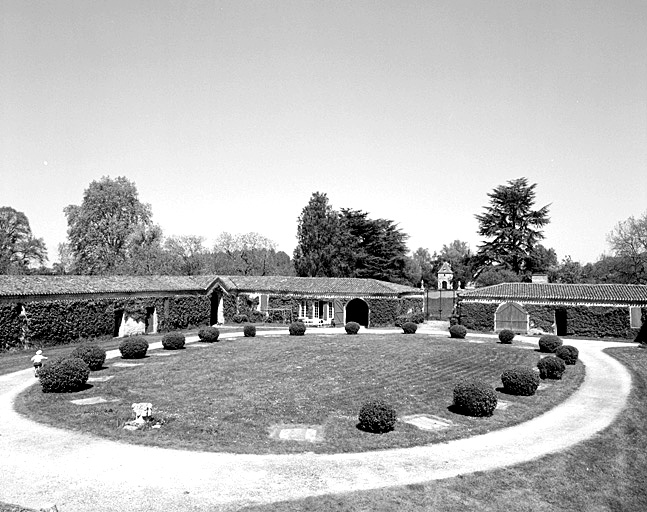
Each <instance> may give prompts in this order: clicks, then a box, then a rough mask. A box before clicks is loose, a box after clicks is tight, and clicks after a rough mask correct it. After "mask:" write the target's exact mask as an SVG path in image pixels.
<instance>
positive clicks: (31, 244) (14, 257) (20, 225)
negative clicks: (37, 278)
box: [0, 206, 47, 274]
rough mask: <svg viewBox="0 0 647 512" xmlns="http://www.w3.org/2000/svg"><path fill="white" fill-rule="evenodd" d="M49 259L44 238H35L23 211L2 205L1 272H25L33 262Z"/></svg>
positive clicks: (0, 219) (0, 230) (0, 229)
mask: <svg viewBox="0 0 647 512" xmlns="http://www.w3.org/2000/svg"><path fill="white" fill-rule="evenodd" d="M45 261H47V249H46V248H45V242H44V241H43V239H42V238H35V237H34V236H33V234H32V232H31V227H30V226H29V220H28V219H27V216H26V215H25V214H24V213H23V212H19V211H17V210H14V209H13V208H11V207H10V206H2V207H0V274H23V273H25V272H26V271H27V269H28V268H29V265H30V264H32V263H40V264H43V263H44V262H45Z"/></svg>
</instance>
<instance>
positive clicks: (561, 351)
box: [555, 345, 580, 364]
mask: <svg viewBox="0 0 647 512" xmlns="http://www.w3.org/2000/svg"><path fill="white" fill-rule="evenodd" d="M555 355H556V356H557V357H559V358H560V359H561V360H562V361H564V363H566V364H575V363H577V358H578V357H579V356H580V351H579V350H577V349H576V348H575V347H573V346H572V345H562V346H561V347H559V348H558V349H557V350H556V351H555Z"/></svg>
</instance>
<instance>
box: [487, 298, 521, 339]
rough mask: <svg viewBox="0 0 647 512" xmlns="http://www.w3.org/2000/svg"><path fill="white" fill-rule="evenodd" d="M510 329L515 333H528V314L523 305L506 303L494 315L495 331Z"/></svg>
mask: <svg viewBox="0 0 647 512" xmlns="http://www.w3.org/2000/svg"><path fill="white" fill-rule="evenodd" d="M503 329H510V330H511V331H514V332H520V333H521V332H523V333H527V332H528V313H527V312H526V310H525V309H523V306H522V305H521V304H518V303H516V302H504V303H503V304H501V305H500V306H499V307H498V308H497V310H496V313H495V314H494V330H495V331H501V330H503Z"/></svg>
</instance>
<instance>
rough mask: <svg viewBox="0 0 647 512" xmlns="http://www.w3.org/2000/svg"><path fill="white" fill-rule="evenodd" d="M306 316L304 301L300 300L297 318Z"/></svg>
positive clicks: (306, 310) (306, 309)
mask: <svg viewBox="0 0 647 512" xmlns="http://www.w3.org/2000/svg"><path fill="white" fill-rule="evenodd" d="M307 317H308V308H307V305H306V301H305V300H302V301H301V304H299V318H307Z"/></svg>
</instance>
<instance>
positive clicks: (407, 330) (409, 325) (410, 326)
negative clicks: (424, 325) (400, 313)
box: [402, 322, 418, 334]
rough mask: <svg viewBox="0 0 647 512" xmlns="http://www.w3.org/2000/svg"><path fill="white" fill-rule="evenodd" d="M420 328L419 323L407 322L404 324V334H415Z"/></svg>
mask: <svg viewBox="0 0 647 512" xmlns="http://www.w3.org/2000/svg"><path fill="white" fill-rule="evenodd" d="M417 330H418V325H417V324H415V323H413V322H405V323H404V324H402V331H403V332H404V334H415V333H416V331H417Z"/></svg>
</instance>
